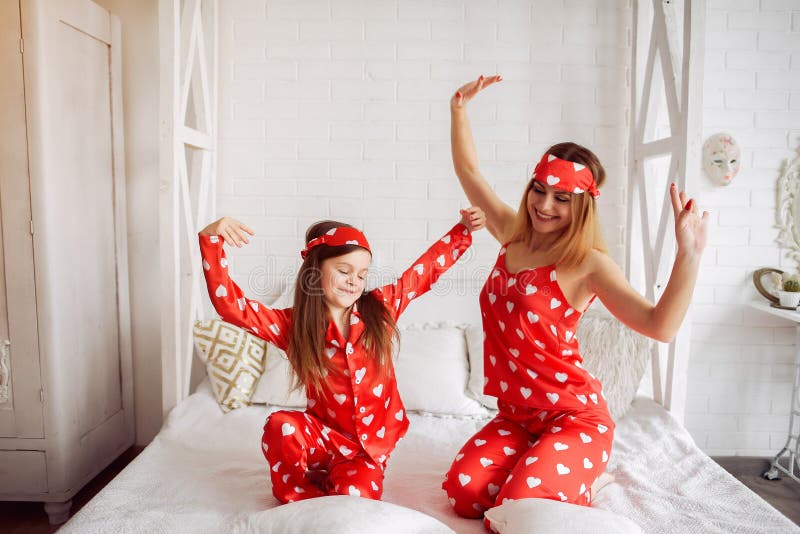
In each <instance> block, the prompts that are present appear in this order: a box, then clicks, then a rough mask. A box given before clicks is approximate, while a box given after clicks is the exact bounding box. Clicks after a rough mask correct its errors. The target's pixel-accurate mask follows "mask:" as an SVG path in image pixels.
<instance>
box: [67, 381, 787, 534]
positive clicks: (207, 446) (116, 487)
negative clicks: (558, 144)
mask: <svg viewBox="0 0 800 534" xmlns="http://www.w3.org/2000/svg"><path fill="white" fill-rule="evenodd" d="M268 413H269V412H268V410H267V409H266V408H265V407H264V406H252V407H248V408H244V409H240V410H235V411H233V412H231V413H228V414H225V415H223V414H222V412H221V411H220V410H219V408H218V406H217V405H216V403H215V401H214V399H213V398H212V397H211V395H210V393H209V390H208V388H207V386H206V385H202V386H201V387H200V389H199V390H198V392H197V393H195V394H193V395H191V396H190V397H189V398H187V399H186V400H184V401H183V402H182V403H180V404H179V405H178V406H177V407H176V408H175V409H174V410H173V411H172V413H170V415H169V417H168V419H167V421H166V423H165V424H164V427H163V428H162V430H161V432H160V433H159V434H158V436H156V438H155V439H154V440H153V442H152V443H151V444H150V445H149V446H148V447H147V448H146V449H145V450H144V451H142V453H141V454H140V455H139V456H138V457H137V458H136V459H135V460H134V461H133V462H131V464H130V465H129V466H128V467H127V468H126V469H125V470H123V471H122V473H120V474H119V476H117V477H116V478H115V479H114V480H112V481H111V482H110V483H109V484H108V486H106V487H105V488H104V489H103V490H102V491H101V492H100V493H99V494H98V495H97V496H96V497H95V498H94V499H93V500H92V501H90V502H89V503H88V504H86V505H85V506H84V507H83V508H82V509H81V510H80V511H79V512H78V513H77V514H76V515H75V517H74V518H73V519H71V520H70V521H69V522H68V523H67V524H66V525H65V526H64V527H63V528H62V529H61V530H60V531H59V532H60V533H66V534H69V533H71V532H75V533H81V534H92V533H98V534H99V533H103V534H105V533H109V532H148V533H155V532H164V533H173V532H192V533H201V532H225V531H229V530H230V527H231V525H232V524H233V523H235V522H241V521H242V520H243V519H245V520H246V519H247V517H248V516H250V515H252V514H255V513H257V512H259V511H262V510H265V509H267V508H271V507H275V506H278V505H279V503H278V501H277V500H276V499H275V498H274V497H273V496H272V493H271V487H270V482H269V475H268V473H267V469H266V461H265V460H264V457H263V455H262V454H261V429H262V426H263V423H264V420H265V419H266V416H267V414H268ZM410 418H411V428H410V431H409V433H408V435H407V436H406V438H405V439H403V440H402V441H401V442H400V443H399V444H398V446H397V449H396V450H395V452H394V454H393V455H392V457H391V459H390V461H389V467H388V469H387V472H386V480H385V489H384V500H385V501H388V502H391V503H395V504H399V505H402V506H406V507H409V508H413V509H416V510H419V511H421V512H424V513H426V514H429V515H431V516H433V517H435V518H437V519H438V520H439V521H441V522H443V523H445V524H447V525H449V526H450V527H451V528H453V529H454V530H455V531H456V532H458V533H476V534H477V533H484V532H485V530H484V528H483V526H482V524H481V522H480V521H477V520H468V519H462V518H460V517H458V516H456V515H455V513H454V512H453V511H452V509H451V508H450V505H449V503H448V502H447V498H446V496H445V494H444V492H443V491H442V490H441V489H440V487H439V486H440V484H441V481H442V476H443V474H444V473H445V471H447V469H448V468H449V466H450V462H451V461H452V459H453V457H454V456H455V454H456V452H457V451H458V449H459V448H460V447H461V445H462V444H463V443H464V442H465V441H466V439H467V438H468V437H469V436H470V435H472V434H473V433H474V432H476V431H477V430H478V429H479V428H480V427H481V426H483V424H484V423H485V422H486V419H477V418H476V419H471V418H466V417H463V418H444V417H431V416H422V415H414V414H410ZM609 471H610V472H612V473H613V475H614V477H615V478H616V481H615V482H614V483H612V484H610V485H609V486H606V487H605V488H604V489H603V490H602V491H600V492H599V493H598V495H597V496H596V498H595V500H594V506H597V507H599V508H604V509H607V510H611V511H613V512H616V513H618V514H622V515H624V516H626V517H628V518H630V519H632V520H633V521H634V522H636V523H637V524H639V525H640V526H641V527H642V530H643V531H644V532H652V533H659V532H663V533H675V532H719V533H726V534H730V533H778V532H780V533H790V532H798V533H800V529H798V528H797V527H796V526H795V525H794V524H793V523H792V522H791V521H789V520H788V519H787V518H785V517H784V516H783V515H781V514H780V513H779V512H778V511H777V510H775V509H774V508H772V507H771V506H770V505H769V504H768V503H767V502H765V501H764V500H762V499H761V498H760V497H758V496H757V495H756V494H755V493H753V492H751V491H750V490H749V489H747V488H746V487H745V486H744V485H742V484H741V483H739V482H738V481H737V480H736V479H734V478H733V477H732V476H730V475H729V474H728V473H727V472H726V471H725V470H723V469H722V468H721V467H719V466H718V465H717V464H716V463H715V462H714V461H713V460H711V459H710V458H709V457H708V456H706V455H705V454H704V453H703V452H702V451H700V449H698V448H697V446H696V445H695V444H694V442H693V441H692V439H691V437H690V436H689V434H688V432H687V431H686V430H685V429H684V428H683V427H682V426H681V425H679V424H678V423H677V422H676V421H675V420H674V419H672V417H671V416H670V415H669V414H668V413H667V412H666V411H665V410H664V409H663V408H661V407H660V406H658V405H657V404H655V403H654V402H653V401H652V400H649V399H645V398H639V399H637V400H636V402H635V403H634V406H633V408H632V409H631V411H630V412H629V413H628V415H626V416H625V417H624V418H623V419H622V420H621V421H619V422H618V424H617V433H616V436H615V441H614V450H613V453H612V455H611V460H610V463H609Z"/></svg>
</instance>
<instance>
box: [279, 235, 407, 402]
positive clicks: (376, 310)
mask: <svg viewBox="0 0 800 534" xmlns="http://www.w3.org/2000/svg"><path fill="white" fill-rule="evenodd" d="M339 227H349V228H352V226H350V225H349V224H344V223H340V222H336V221H320V222H318V223H315V224H313V225H311V227H309V229H308V230H307V231H306V243H308V242H309V241H311V240H312V239H314V238H317V237H319V236H321V235H323V234H324V233H325V232H327V231H329V230H331V229H332V228H339ZM359 248H361V247H358V246H357V245H343V246H330V245H325V244H323V245H318V246H316V247H314V248H312V249H311V250H310V251H309V253H308V255H307V256H306V258H305V260H303V264H302V265H301V266H300V271H299V272H298V273H297V283H296V286H295V290H294V309H293V311H292V331H291V334H290V337H289V347H288V351H287V355H288V357H289V362H290V363H291V364H292V368H293V369H294V374H295V388H299V387H301V386H305V387H306V389H307V390H308V391H315V392H317V393H321V394H323V395H324V394H325V393H326V392H327V385H326V384H327V383H326V381H325V377H326V376H327V374H328V373H329V372H331V371H333V370H334V365H333V364H332V363H331V359H330V358H328V357H327V356H325V334H326V332H327V329H328V322H329V318H328V314H327V307H326V305H325V301H324V300H323V298H322V297H323V294H322V284H321V281H322V263H323V262H324V261H325V260H327V259H329V258H335V257H338V256H343V255H344V254H348V253H350V252H353V251H354V250H358V249H359ZM357 306H358V312H359V313H360V314H361V320H362V321H364V333H363V334H361V338H360V340H361V343H362V344H363V346H364V350H365V351H366V353H367V355H368V357H370V358H374V359H376V360H377V362H378V368H379V369H380V371H381V374H382V375H383V376H387V375H388V373H389V362H390V361H391V357H392V346H393V343H394V340H395V338H397V337H398V330H397V324H396V323H395V320H394V318H393V317H392V314H391V313H390V312H389V310H388V308H387V307H386V306H384V304H383V302H381V301H380V300H379V299H378V298H377V297H376V296H375V295H373V294H372V293H371V292H365V293H363V294H362V295H361V296H360V297H359V299H358V301H357Z"/></svg>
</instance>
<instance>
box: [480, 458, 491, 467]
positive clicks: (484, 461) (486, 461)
mask: <svg viewBox="0 0 800 534" xmlns="http://www.w3.org/2000/svg"><path fill="white" fill-rule="evenodd" d="M479 461H480V463H481V465H482V466H483V467H489V466H490V465H492V464H493V463H494V462H492V461H491V460H490V459H488V458H483V457H481V459H480V460H479Z"/></svg>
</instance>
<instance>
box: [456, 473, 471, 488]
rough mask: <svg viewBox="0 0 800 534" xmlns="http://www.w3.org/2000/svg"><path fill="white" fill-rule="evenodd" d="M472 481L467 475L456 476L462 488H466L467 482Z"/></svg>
mask: <svg viewBox="0 0 800 534" xmlns="http://www.w3.org/2000/svg"><path fill="white" fill-rule="evenodd" d="M470 480H472V477H471V476H469V475H465V474H464V473H459V474H458V481H459V482H461V485H462V486H466V485H467V484H469V481H470Z"/></svg>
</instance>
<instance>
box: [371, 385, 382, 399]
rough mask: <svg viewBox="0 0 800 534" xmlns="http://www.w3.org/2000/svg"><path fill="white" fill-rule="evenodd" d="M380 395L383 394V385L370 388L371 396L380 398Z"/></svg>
mask: <svg viewBox="0 0 800 534" xmlns="http://www.w3.org/2000/svg"><path fill="white" fill-rule="evenodd" d="M381 393H383V384H378V385H377V386H375V387H374V388H372V394H373V395H375V396H376V397H380V396H381Z"/></svg>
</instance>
